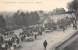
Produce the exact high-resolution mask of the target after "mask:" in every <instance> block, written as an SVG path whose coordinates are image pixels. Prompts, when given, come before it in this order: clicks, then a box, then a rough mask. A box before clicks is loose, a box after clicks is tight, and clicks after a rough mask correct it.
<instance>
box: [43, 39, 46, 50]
mask: <svg viewBox="0 0 78 50" xmlns="http://www.w3.org/2000/svg"><path fill="white" fill-rule="evenodd" d="M43 46H44V48H45V50H46V47H47V41H46V40H45V41H44V42H43Z"/></svg>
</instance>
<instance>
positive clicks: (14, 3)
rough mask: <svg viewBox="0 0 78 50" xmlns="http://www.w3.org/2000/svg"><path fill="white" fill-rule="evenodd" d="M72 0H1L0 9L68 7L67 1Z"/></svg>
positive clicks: (29, 9)
mask: <svg viewBox="0 0 78 50" xmlns="http://www.w3.org/2000/svg"><path fill="white" fill-rule="evenodd" d="M70 1H71V0H0V11H8V10H9V11H14V10H18V9H23V10H28V11H33V10H44V11H45V10H47V11H48V10H53V9H55V8H62V7H63V8H65V9H66V7H67V3H68V2H70ZM66 10H67V9H66Z"/></svg>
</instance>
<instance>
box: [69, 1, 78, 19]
mask: <svg viewBox="0 0 78 50" xmlns="http://www.w3.org/2000/svg"><path fill="white" fill-rule="evenodd" d="M68 9H69V10H72V11H74V12H75V16H76V18H78V17H77V16H78V0H73V1H72V2H70V3H68Z"/></svg>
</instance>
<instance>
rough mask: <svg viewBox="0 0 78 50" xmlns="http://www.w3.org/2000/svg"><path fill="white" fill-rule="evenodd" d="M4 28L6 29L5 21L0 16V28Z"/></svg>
mask: <svg viewBox="0 0 78 50" xmlns="http://www.w3.org/2000/svg"><path fill="white" fill-rule="evenodd" d="M5 27H6V22H5V19H4V18H3V15H0V28H5Z"/></svg>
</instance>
